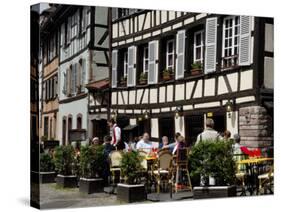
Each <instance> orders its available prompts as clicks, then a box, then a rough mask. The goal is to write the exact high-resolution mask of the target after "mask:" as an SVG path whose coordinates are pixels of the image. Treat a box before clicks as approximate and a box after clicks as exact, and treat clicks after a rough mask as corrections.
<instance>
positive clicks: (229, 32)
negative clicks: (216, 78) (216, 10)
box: [222, 16, 240, 68]
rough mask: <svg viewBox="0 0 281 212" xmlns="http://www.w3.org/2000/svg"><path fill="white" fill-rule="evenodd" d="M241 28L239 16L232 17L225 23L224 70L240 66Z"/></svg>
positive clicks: (225, 20) (226, 19)
mask: <svg viewBox="0 0 281 212" xmlns="http://www.w3.org/2000/svg"><path fill="white" fill-rule="evenodd" d="M239 26H240V20H239V16H230V17H227V18H225V19H224V21H223V49H222V57H223V60H222V68H229V67H233V66H237V64H238V54H239V52H238V48H239V47H238V46H239Z"/></svg>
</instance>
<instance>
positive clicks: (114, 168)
mask: <svg viewBox="0 0 281 212" xmlns="http://www.w3.org/2000/svg"><path fill="white" fill-rule="evenodd" d="M121 159H122V152H121V151H117V150H114V151H112V152H111V153H110V154H109V160H110V173H111V176H112V182H113V184H114V183H115V177H116V173H119V177H120V180H121V174H120V173H121V168H120V166H121Z"/></svg>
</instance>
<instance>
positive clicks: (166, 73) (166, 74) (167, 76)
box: [163, 69, 171, 81]
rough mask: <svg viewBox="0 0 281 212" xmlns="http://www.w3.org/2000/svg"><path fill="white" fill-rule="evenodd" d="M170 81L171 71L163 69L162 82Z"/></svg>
mask: <svg viewBox="0 0 281 212" xmlns="http://www.w3.org/2000/svg"><path fill="white" fill-rule="evenodd" d="M170 79H171V70H169V69H165V70H164V71H163V80H165V81H167V80H170Z"/></svg>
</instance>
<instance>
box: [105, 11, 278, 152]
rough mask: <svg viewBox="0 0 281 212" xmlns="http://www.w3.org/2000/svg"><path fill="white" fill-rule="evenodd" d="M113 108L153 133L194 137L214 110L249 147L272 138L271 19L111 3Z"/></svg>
mask: <svg viewBox="0 0 281 212" xmlns="http://www.w3.org/2000/svg"><path fill="white" fill-rule="evenodd" d="M112 14H113V22H112V33H111V36H112V52H111V58H112V67H111V74H110V76H111V113H112V114H113V115H115V116H117V121H118V122H119V123H120V125H121V127H124V126H126V125H134V126H136V127H137V130H136V132H135V135H141V134H142V133H143V132H145V131H147V132H149V133H150V134H151V137H152V140H156V141H157V140H159V138H160V137H162V136H164V135H166V136H168V137H169V138H170V140H172V139H173V137H174V134H175V132H180V133H181V134H183V135H184V136H185V137H186V138H187V141H188V142H189V143H190V144H192V143H194V142H195V140H196V137H197V135H198V134H199V133H200V132H201V131H202V130H203V128H204V121H205V119H206V118H207V117H211V118H213V119H214V121H215V129H216V130H218V131H219V132H223V131H225V130H229V131H230V132H231V133H232V135H233V134H235V133H239V134H240V136H241V142H242V143H243V144H245V145H247V146H249V147H265V146H270V145H273V129H272V125H273V58H274V50H273V19H271V18H262V17H250V16H232V15H229V16H228V15H216V14H206V13H187V12H176V11H153V10H130V9H117V8H113V9H112Z"/></svg>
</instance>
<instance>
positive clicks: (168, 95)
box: [166, 85, 174, 102]
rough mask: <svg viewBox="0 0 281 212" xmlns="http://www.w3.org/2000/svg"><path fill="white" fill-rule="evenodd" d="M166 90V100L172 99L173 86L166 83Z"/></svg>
mask: <svg viewBox="0 0 281 212" xmlns="http://www.w3.org/2000/svg"><path fill="white" fill-rule="evenodd" d="M166 92H167V102H171V101H173V96H174V87H173V85H168V86H167V91H166Z"/></svg>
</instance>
